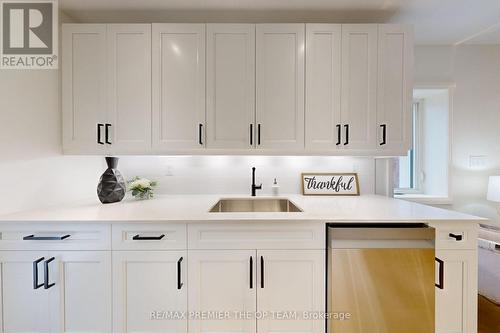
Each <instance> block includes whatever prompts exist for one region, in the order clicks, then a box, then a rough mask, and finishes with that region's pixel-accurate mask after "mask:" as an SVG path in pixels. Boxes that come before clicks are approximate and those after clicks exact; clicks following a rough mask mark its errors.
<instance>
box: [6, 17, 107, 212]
mask: <svg viewBox="0 0 500 333" xmlns="http://www.w3.org/2000/svg"><path fill="white" fill-rule="evenodd" d="M62 18H64V16H62ZM59 74H60V73H59V71H58V70H0V126H1V130H0V177H1V179H2V180H1V188H0V215H1V214H8V213H12V212H16V211H21V210H28V209H34V208H39V207H43V206H48V205H56V204H64V203H67V202H71V201H75V200H80V199H83V198H86V197H89V196H92V195H95V190H96V185H97V181H98V176H99V173H100V172H101V170H102V166H103V162H102V159H101V158H97V157H69V156H63V155H62V153H61V150H62V147H61V112H60V102H59V100H60V99H59V91H60V87H59Z"/></svg>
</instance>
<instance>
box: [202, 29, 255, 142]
mask: <svg viewBox="0 0 500 333" xmlns="http://www.w3.org/2000/svg"><path fill="white" fill-rule="evenodd" d="M254 126H255V25H253V24H207V124H206V137H207V147H208V148H228V149H246V148H250V147H253V146H254V145H255V140H254V133H253V132H254Z"/></svg>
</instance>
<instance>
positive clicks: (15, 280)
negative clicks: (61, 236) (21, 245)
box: [0, 251, 50, 333]
mask: <svg viewBox="0 0 500 333" xmlns="http://www.w3.org/2000/svg"><path fill="white" fill-rule="evenodd" d="M39 259H41V260H40V261H39V262H38V264H37V266H34V265H35V264H34V262H35V261H37V260H39ZM45 259H48V252H38V251H16V252H13V251H0V265H1V266H0V269H1V274H0V280H1V290H0V291H1V302H0V310H1V311H0V320H1V322H0V327H1V332H2V333H3V332H5V333H21V332H30V333H47V332H50V321H49V317H50V310H49V304H50V299H49V293H47V291H46V290H44V288H43V282H44V281H43V280H44V279H43V260H45ZM35 270H37V272H38V276H37V277H38V278H37V279H35ZM34 284H36V285H37V289H34Z"/></svg>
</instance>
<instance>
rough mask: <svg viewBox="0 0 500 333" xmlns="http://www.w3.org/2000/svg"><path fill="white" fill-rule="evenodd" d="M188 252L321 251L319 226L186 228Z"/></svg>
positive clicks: (259, 224)
mask: <svg viewBox="0 0 500 333" xmlns="http://www.w3.org/2000/svg"><path fill="white" fill-rule="evenodd" d="M188 244H189V249H212V250H217V249H218V250H224V249H285V250H286V249H324V248H325V224H324V223H320V222H312V223H311V222H291V223H286V222H285V223H283V222H250V223H218V224H208V223H204V224H201V223H200V224H189V225H188Z"/></svg>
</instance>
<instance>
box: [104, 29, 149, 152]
mask: <svg viewBox="0 0 500 333" xmlns="http://www.w3.org/2000/svg"><path fill="white" fill-rule="evenodd" d="M106 44H107V59H108V62H107V73H108V76H107V77H108V80H107V81H108V93H107V103H108V108H107V110H108V115H107V118H108V120H107V126H108V127H109V128H108V131H109V140H108V141H109V142H111V145H110V147H109V148H110V151H111V152H112V153H114V154H125V153H134V152H135V153H141V152H144V151H148V150H149V149H151V25H150V24H110V25H108V26H107V43H106ZM105 126H106V125H105Z"/></svg>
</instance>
